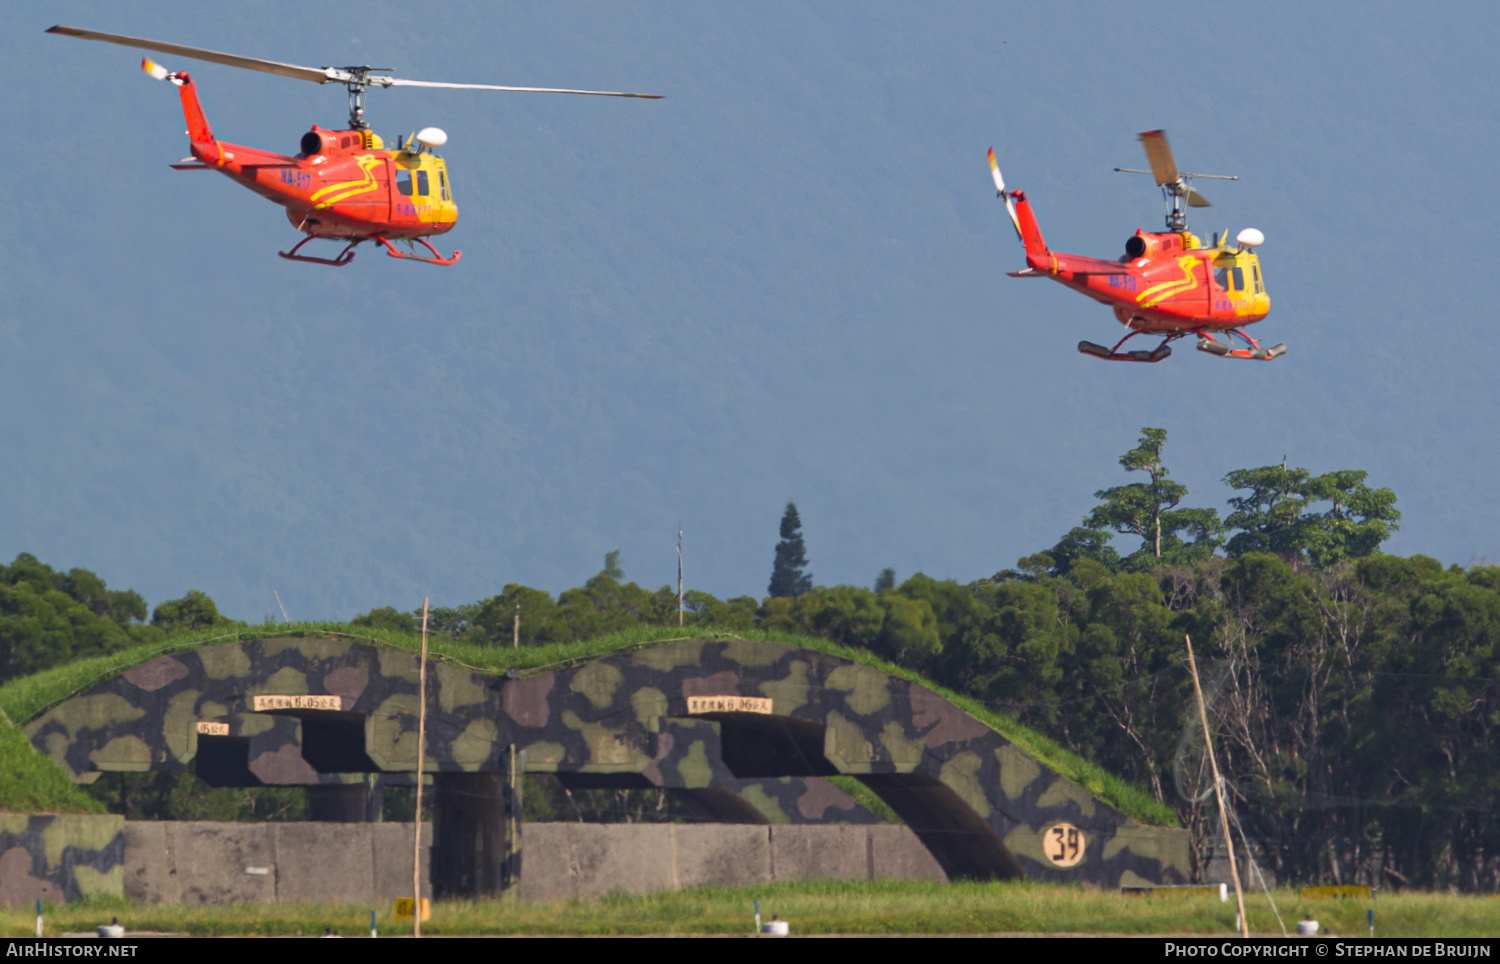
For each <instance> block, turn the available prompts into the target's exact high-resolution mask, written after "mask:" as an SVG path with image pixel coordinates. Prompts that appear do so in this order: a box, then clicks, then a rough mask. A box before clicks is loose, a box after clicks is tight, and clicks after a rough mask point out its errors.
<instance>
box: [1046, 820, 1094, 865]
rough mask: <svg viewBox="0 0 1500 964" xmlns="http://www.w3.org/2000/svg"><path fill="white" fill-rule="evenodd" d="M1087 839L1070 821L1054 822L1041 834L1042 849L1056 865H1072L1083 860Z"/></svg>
mask: <svg viewBox="0 0 1500 964" xmlns="http://www.w3.org/2000/svg"><path fill="white" fill-rule="evenodd" d="M1086 845H1087V841H1086V840H1085V839H1084V836H1083V831H1082V830H1079V829H1078V828H1077V827H1075V826H1073V825H1072V824H1071V823H1055V824H1053V825H1052V826H1050V827H1048V828H1047V831H1046V832H1045V833H1044V834H1043V835H1042V851H1043V852H1044V853H1046V855H1047V859H1048V860H1050V861H1052V863H1053V865H1054V866H1056V867H1074V866H1077V864H1078V862H1079V861H1081V860H1083V851H1084V847H1085V846H1086Z"/></svg>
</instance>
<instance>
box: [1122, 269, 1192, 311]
mask: <svg viewBox="0 0 1500 964" xmlns="http://www.w3.org/2000/svg"><path fill="white" fill-rule="evenodd" d="M1197 261H1198V259H1197V258H1193V257H1187V258H1178V259H1177V266H1178V267H1179V268H1181V269H1182V277H1183V280H1182V281H1163V282H1162V283H1161V284H1159V285H1152V286H1151V287H1149V288H1147V289H1146V290H1145V291H1142V292H1141V293H1140V294H1139V295H1137V296H1136V299H1135V300H1136V303H1137V304H1139V305H1140V306H1141V307H1142V308H1154V307H1156V305H1157V304H1159V303H1160V302H1162V301H1165V300H1166V299H1167V298H1170V297H1171V296H1172V295H1175V294H1177V293H1178V292H1179V291H1186V290H1187V289H1188V288H1191V287H1193V286H1194V285H1196V284H1197V283H1198V279H1197V278H1195V277H1193V265H1194V264H1195V263H1196V262H1197Z"/></svg>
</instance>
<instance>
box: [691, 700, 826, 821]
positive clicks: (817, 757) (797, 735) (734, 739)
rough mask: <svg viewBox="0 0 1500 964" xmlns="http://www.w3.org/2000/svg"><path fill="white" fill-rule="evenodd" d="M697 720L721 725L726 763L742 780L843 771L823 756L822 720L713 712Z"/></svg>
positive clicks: (720, 734)
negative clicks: (712, 721) (711, 721)
mask: <svg viewBox="0 0 1500 964" xmlns="http://www.w3.org/2000/svg"><path fill="white" fill-rule="evenodd" d="M693 719H709V720H714V721H715V722H717V723H718V724H719V736H720V740H721V745H722V747H723V749H722V753H723V757H724V765H725V766H727V767H728V768H729V772H730V773H733V774H734V775H735V776H736V777H737V778H739V779H741V780H754V779H758V778H762V777H828V776H836V775H837V774H838V772H839V771H838V770H837V768H835V767H834V765H833V764H831V763H829V762H828V760H827V758H825V757H824V756H823V730H824V729H825V727H824V726H823V724H822V723H815V722H813V721H812V720H798V719H794V718H792V717H790V716H769V715H764V714H760V713H711V714H708V715H706V716H697V717H693ZM756 822H757V823H759V821H756Z"/></svg>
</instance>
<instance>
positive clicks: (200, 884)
mask: <svg viewBox="0 0 1500 964" xmlns="http://www.w3.org/2000/svg"><path fill="white" fill-rule="evenodd" d="M431 844H432V825H431V824H425V825H424V826H423V828H422V873H423V880H424V881H425V880H426V874H427V869H428V868H427V854H428V850H429V848H430V847H431ZM411 858H412V825H411V824H409V823H211V822H208V821H163V822H159V823H158V822H144V821H142V822H137V821H133V820H131V821H126V823H125V896H126V897H127V898H129V899H130V900H139V901H142V902H144V903H148V904H176V903H184V904H233V903H240V902H261V903H272V902H275V901H294V900H341V901H356V902H359V903H364V904H375V903H385V902H387V901H389V900H391V899H392V898H395V897H400V896H403V895H404V896H410V895H411ZM423 886H424V887H426V884H425V883H424V885H423Z"/></svg>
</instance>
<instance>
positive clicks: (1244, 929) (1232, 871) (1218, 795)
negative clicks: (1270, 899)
mask: <svg viewBox="0 0 1500 964" xmlns="http://www.w3.org/2000/svg"><path fill="white" fill-rule="evenodd" d="M1182 638H1183V639H1185V640H1187V654H1188V669H1190V670H1192V673H1193V693H1194V695H1196V696H1197V697H1198V719H1199V721H1200V722H1202V723H1203V745H1204V747H1205V748H1207V750H1208V765H1209V769H1210V770H1212V771H1213V776H1214V798H1215V799H1216V800H1218V802H1219V825H1220V827H1221V828H1222V829H1223V831H1224V846H1225V847H1226V848H1227V849H1228V850H1229V876H1230V877H1231V878H1233V880H1234V902H1235V905H1236V906H1237V907H1238V908H1239V911H1240V936H1241V937H1249V936H1250V922H1249V921H1248V920H1246V919H1245V892H1244V891H1243V890H1241V889H1240V871H1239V868H1238V867H1236V866H1235V863H1234V841H1233V840H1232V839H1230V836H1229V815H1228V813H1227V812H1226V811H1225V809H1224V788H1223V787H1222V786H1221V785H1220V783H1219V761H1218V760H1217V759H1215V757H1214V743H1213V739H1212V738H1211V737H1210V736H1209V733H1208V708H1207V707H1206V706H1205V705H1204V704H1203V687H1202V686H1201V685H1200V684H1199V682H1198V663H1197V661H1196V660H1194V659H1193V638H1192V637H1191V636H1187V635H1184V636H1183V637H1182Z"/></svg>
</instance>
